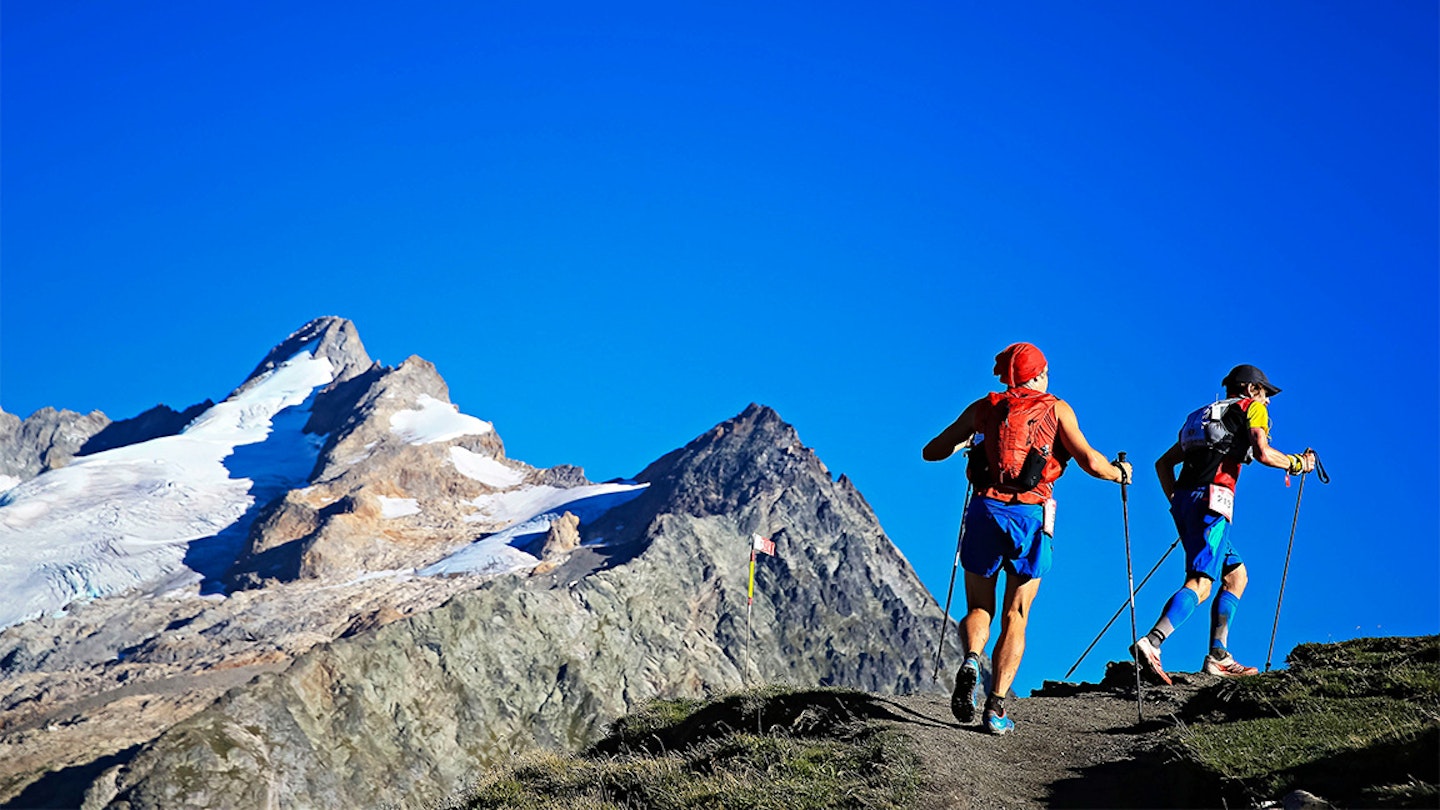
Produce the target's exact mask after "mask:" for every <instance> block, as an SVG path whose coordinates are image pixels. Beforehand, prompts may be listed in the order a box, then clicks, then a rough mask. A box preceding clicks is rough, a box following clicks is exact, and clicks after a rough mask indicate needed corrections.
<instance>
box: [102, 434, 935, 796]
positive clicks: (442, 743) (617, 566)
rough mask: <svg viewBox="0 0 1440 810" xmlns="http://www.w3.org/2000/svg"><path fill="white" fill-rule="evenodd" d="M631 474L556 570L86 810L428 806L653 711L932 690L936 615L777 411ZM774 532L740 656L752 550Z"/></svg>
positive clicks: (252, 715)
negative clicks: (512, 764)
mask: <svg viewBox="0 0 1440 810" xmlns="http://www.w3.org/2000/svg"><path fill="white" fill-rule="evenodd" d="M639 478H640V479H641V480H642V481H648V482H649V483H650V488H649V489H648V490H647V491H646V493H645V494H644V495H643V496H641V497H640V498H637V499H635V500H633V501H631V502H629V503H627V504H625V505H623V506H620V507H618V508H616V509H612V510H611V511H610V512H608V513H606V515H604V516H603V517H602V518H601V519H599V520H597V521H594V522H592V523H591V524H590V525H587V526H585V527H584V529H583V530H582V532H581V536H582V540H583V541H584V544H583V545H582V546H581V547H580V548H578V549H576V550H574V551H572V552H570V554H569V556H568V557H567V558H566V559H565V560H564V562H563V563H562V564H560V565H559V566H558V567H556V568H555V569H554V570H553V571H551V572H550V573H548V574H545V575H542V576H532V577H528V578H520V577H513V576H505V577H498V578H494V579H490V580H487V581H485V582H484V583H483V584H481V585H480V586H479V587H477V588H475V589H474V590H469V591H465V592H462V593H460V594H458V595H456V596H455V597H454V598H453V599H451V600H450V601H449V602H448V603H446V604H445V605H444V606H442V607H439V608H437V609H434V610H430V611H428V612H424V613H420V614H415V615H411V616H409V617H407V618H403V619H395V620H392V621H389V622H388V623H386V624H384V625H383V626H381V627H379V629H376V630H373V631H367V630H365V629H364V628H363V627H358V628H357V632H355V633H353V634H351V635H350V636H349V637H348V638H344V639H340V640H337V641H334V642H333V643H329V644H322V645H319V646H317V647H315V648H313V649H311V650H310V651H309V652H308V653H306V654H304V655H303V656H301V657H300V658H299V659H298V660H297V661H296V662H295V663H294V664H293V665H291V666H290V667H289V668H288V669H286V670H284V671H283V672H275V673H265V674H261V675H260V676H259V677H258V678H257V679H256V680H255V681H254V682H252V683H251V684H248V685H246V686H243V687H239V688H236V689H232V690H231V691H229V692H228V693H227V694H226V695H225V696H224V697H223V698H221V699H220V700H219V701H218V702H217V703H216V704H215V705H214V706H212V707H211V708H209V709H206V710H205V711H203V712H200V713H198V714H196V715H194V716H192V717H190V718H189V719H187V720H185V721H183V722H181V723H179V724H178V725H176V726H174V727H173V728H171V729H170V730H169V731H167V732H166V733H165V734H164V735H162V736H161V737H160V738H159V739H158V740H156V741H155V742H154V743H152V744H150V745H148V746H145V747H144V748H143V749H142V750H141V751H140V752H139V753H138V754H136V755H135V756H134V758H133V759H132V760H130V761H129V762H128V763H126V764H123V765H117V766H115V767H114V768H111V769H109V770H108V771H107V772H106V773H104V774H103V775H102V776H101V777H100V778H98V779H96V780H95V783H94V785H93V787H92V789H91V794H90V796H89V798H88V804H87V806H104V805H106V804H107V803H108V804H113V805H114V806H126V807H130V808H144V807H169V806H182V805H183V806H219V805H220V804H221V803H225V804H229V805H243V806H294V805H297V804H316V805H326V806H343V805H353V804H365V805H374V804H383V803H385V802H388V801H399V800H401V799H403V800H404V801H406V802H410V803H423V802H425V801H430V800H435V799H438V798H440V797H443V796H445V795H447V794H448V792H449V791H451V790H453V789H454V788H455V787H456V785H457V783H458V782H459V781H460V780H462V779H464V778H466V777H467V776H468V775H470V774H471V773H473V769H474V768H475V767H476V766H477V764H478V765H483V764H484V763H486V762H490V761H493V760H495V759H496V758H498V757H500V756H502V755H505V754H507V753H509V752H512V751H514V750H517V749H522V748H525V747H529V746H535V745H539V746H547V747H558V748H573V747H575V746H577V745H580V744H583V743H585V742H589V741H591V740H593V739H595V738H596V737H597V736H598V734H599V733H600V732H601V731H602V729H603V728H604V726H605V724H606V723H607V722H609V721H610V720H612V719H614V718H615V717H618V716H620V715H621V714H623V713H624V712H625V711H627V710H628V709H629V708H630V707H632V706H634V705H635V704H636V703H638V702H640V701H643V700H646V699H649V698H653V697H657V696H701V695H705V694H709V693H712V692H714V691H717V690H728V689H734V688H736V687H739V686H741V685H743V684H745V683H755V682H760V681H767V682H775V681H780V682H790V683H796V684H806V685H814V684H827V685H844V686H852V687H857V688H862V689H867V690H870V691H875V692H881V693H894V692H908V691H915V690H920V689H924V688H927V687H929V686H930V685H929V684H928V683H927V680H928V679H927V677H926V668H927V664H928V661H929V660H930V658H931V657H932V656H933V655H934V652H935V645H936V643H937V639H938V636H939V633H940V622H941V617H940V610H939V608H938V606H937V605H936V604H935V602H934V600H933V599H932V598H931V597H930V596H929V594H928V593H927V592H926V591H925V589H924V588H923V587H922V586H921V584H920V582H919V581H918V579H917V578H916V576H915V574H914V572H913V571H912V570H911V568H910V566H909V565H908V563H906V561H905V560H904V558H903V557H902V556H901V555H900V553H899V551H898V550H897V549H895V547H894V546H893V545H892V544H891V543H890V541H889V540H888V539H887V538H886V537H885V535H884V533H883V531H882V530H881V528H880V526H879V524H878V522H877V521H876V520H875V517H874V515H873V514H872V513H871V511H870V509H869V507H868V506H867V505H866V504H865V501H864V499H863V498H861V497H860V495H859V493H858V492H856V491H855V489H854V487H853V486H851V485H850V483H849V482H848V481H847V480H845V479H844V478H843V477H842V478H841V479H840V480H839V481H832V480H831V478H830V475H829V473H828V472H827V471H826V469H825V467H824V465H823V464H821V463H820V460H819V459H818V458H816V457H815V455H814V453H812V452H811V451H810V450H809V449H808V448H806V447H804V446H803V445H802V444H801V443H800V441H799V438H798V436H797V435H796V433H795V431H794V429H793V428H791V427H790V426H789V425H787V424H785V423H784V422H783V421H781V420H780V418H779V417H778V415H776V414H775V413H774V412H773V411H771V410H770V409H768V408H763V407H760V406H751V407H750V408H748V409H747V410H746V411H745V412H744V413H743V414H741V415H740V416H739V417H737V418H735V419H732V420H729V421H727V422H725V423H723V424H721V425H719V426H717V427H716V428H715V429H714V430H711V431H709V432H707V433H706V434H705V435H703V436H701V437H700V438H698V439H696V440H695V441H694V442H691V443H690V444H689V445H687V446H686V447H684V448H682V449H680V450H678V451H676V452H674V453H671V454H669V455H667V456H666V457H665V458H663V459H661V460H660V461H658V462H656V463H655V464H653V465H651V467H650V468H648V469H647V470H646V471H645V472H644V473H642V474H641V475H640V476H639ZM780 529H784V533H783V538H784V541H783V545H782V547H780V548H778V549H777V552H778V555H777V556H776V557H773V558H770V557H766V558H765V559H764V560H763V561H762V562H761V564H760V566H759V569H760V570H759V575H758V576H757V584H756V599H755V604H754V607H753V624H754V631H753V637H752V638H750V639H749V641H748V644H747V635H748V633H747V626H746V621H745V615H746V610H745V592H746V569H747V564H748V559H749V543H750V540H749V538H750V535H751V534H752V533H761V534H765V535H774V534H776V533H777V532H778V530H780ZM552 534H553V535H556V536H557V539H558V537H559V536H560V535H563V534H565V529H564V528H563V526H562V527H560V528H556V529H554V531H553V532H552ZM747 651H748V655H747ZM948 652H949V653H950V655H949V656H947V657H949V658H952V659H953V658H954V657H955V656H956V655H957V654H958V651H956V650H955V649H953V648H952V649H951V650H949V651H948Z"/></svg>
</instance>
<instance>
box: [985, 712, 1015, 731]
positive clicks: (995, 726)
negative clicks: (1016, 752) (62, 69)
mask: <svg viewBox="0 0 1440 810" xmlns="http://www.w3.org/2000/svg"><path fill="white" fill-rule="evenodd" d="M985 730H986V731H989V732H990V733H991V734H994V735H996V736H997V737H998V736H1003V735H1006V734H1009V733H1010V732H1012V731H1014V730H1015V721H1014V720H1011V719H1010V715H1008V714H996V713H995V710H994V709H986V710H985Z"/></svg>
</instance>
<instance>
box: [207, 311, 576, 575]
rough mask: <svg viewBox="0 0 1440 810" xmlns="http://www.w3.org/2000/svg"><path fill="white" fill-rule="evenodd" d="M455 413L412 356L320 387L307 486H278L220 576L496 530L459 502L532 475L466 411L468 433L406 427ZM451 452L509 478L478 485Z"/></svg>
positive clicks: (418, 555)
mask: <svg viewBox="0 0 1440 810" xmlns="http://www.w3.org/2000/svg"><path fill="white" fill-rule="evenodd" d="M338 333H339V334H345V333H346V332H345V330H340V331H339V332H338ZM292 340H293V338H292ZM356 340H357V341H358V339H356ZM347 345H349V344H347ZM295 348H296V347H293V346H292V349H295ZM322 348H323V347H322ZM276 351H277V352H278V351H280V350H279V349H277V350H276ZM287 351H288V350H287ZM318 351H319V349H317V352H318ZM274 354H275V353H274V352H272V355H274ZM356 365H357V364H354V363H352V365H351V368H352V369H353V368H354V367H355V366H356ZM262 366H263V364H262ZM455 410H456V409H455V406H454V405H452V404H451V403H450V396H449V389H448V387H447V386H446V385H445V381H444V380H443V379H442V378H441V377H440V375H439V373H438V372H437V371H436V369H435V366H434V365H433V364H431V363H429V362H427V361H425V360H423V359H421V358H419V357H410V358H409V359H407V360H405V362H403V363H401V364H400V366H399V367H398V368H393V369H391V368H385V367H381V366H372V367H370V368H369V369H367V370H366V371H364V372H362V373H358V374H356V375H354V376H352V377H350V378H348V379H345V380H341V381H338V382H336V383H335V384H333V385H332V386H330V387H328V388H327V389H326V390H324V391H322V392H320V393H319V394H318V395H317V396H316V401H315V404H314V407H313V408H312V411H311V417H310V420H309V422H308V423H307V425H306V430H307V431H309V432H314V433H320V434H324V435H326V436H327V438H326V440H325V444H324V446H323V448H322V449H321V451H320V456H319V459H318V460H317V462H316V464H315V470H314V472H313V473H312V475H311V477H310V481H311V485H310V486H308V487H305V488H301V489H294V490H290V491H289V492H287V493H285V494H284V495H283V496H282V497H281V498H279V499H277V500H276V501H275V502H273V503H271V504H269V505H268V506H266V507H265V508H264V509H263V510H262V511H261V514H260V516H259V517H258V519H257V520H256V521H255V523H254V524H253V527H252V529H251V531H250V537H249V541H248V544H247V548H246V549H245V551H244V552H243V553H242V555H241V556H240V558H239V559H238V560H237V561H236V563H235V565H234V567H233V568H232V569H231V571H230V572H229V574H228V575H227V580H228V581H229V583H230V584H231V585H232V586H234V587H259V586H261V585H263V584H264V583H265V582H268V581H277V580H278V581H289V580H293V579H300V578H307V579H330V580H337V579H338V580H343V579H345V578H347V577H351V576H355V575H357V574H360V573H363V572H365V571H375V570H387V569H391V568H397V567H405V566H414V565H416V564H417V563H420V564H423V563H428V562H432V561H433V560H434V559H436V558H438V557H440V556H443V555H444V554H445V553H448V552H449V551H453V550H454V549H455V548H457V547H459V546H461V545H464V544H465V543H468V542H470V541H471V540H474V539H475V538H477V537H479V536H482V535H484V534H486V533H488V532H491V531H494V530H495V529H496V528H499V526H498V525H496V523H495V522H494V521H485V520H467V518H470V517H472V516H473V513H474V512H475V509H474V507H473V506H469V505H467V504H470V503H471V502H473V501H474V499H475V498H477V497H479V496H481V495H484V494H487V493H493V492H496V491H499V490H501V489H505V488H509V487H514V486H518V485H519V484H521V483H523V482H525V481H527V480H531V479H536V480H538V478H539V477H540V472H539V471H537V470H535V469H534V468H532V467H530V466H529V465H526V464H523V463H521V462H516V461H511V460H508V459H505V458H504V454H505V448H504V444H503V443H502V442H501V441H500V437H499V436H498V435H497V434H496V433H495V431H494V429H493V428H492V426H490V425H489V424H488V423H484V422H481V421H480V420H478V419H471V421H470V423H469V428H468V430H469V431H470V432H468V433H462V434H459V435H454V436H443V435H442V436H438V437H437V436H435V435H430V434H424V433H423V432H417V430H414V429H409V427H408V426H409V421H407V420H413V421H415V422H416V423H417V424H418V423H420V422H421V421H422V420H424V419H433V418H434V416H433V414H439V415H440V416H441V417H445V416H447V415H449V416H451V417H454V416H456V413H455ZM397 426H398V427H397ZM457 453H458V454H461V456H462V457H463V458H470V457H478V458H483V459H488V460H490V461H492V462H494V465H495V468H497V469H499V470H500V471H501V472H502V473H509V475H508V476H503V475H502V476H498V477H497V479H498V478H503V479H504V480H492V481H491V482H490V483H486V482H485V481H481V480H477V479H476V478H473V477H470V476H467V475H465V474H464V473H463V472H462V471H461V470H460V467H459V466H458V465H457V463H456V457H457ZM464 454H468V455H464ZM581 481H582V482H583V476H581ZM573 485H578V484H572V486H573ZM384 499H392V500H406V501H413V502H414V504H415V506H414V512H413V514H408V515H405V516H402V517H398V518H397V517H393V516H387V515H386V513H385V510H384V508H383V505H382V504H383V503H384Z"/></svg>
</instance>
